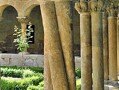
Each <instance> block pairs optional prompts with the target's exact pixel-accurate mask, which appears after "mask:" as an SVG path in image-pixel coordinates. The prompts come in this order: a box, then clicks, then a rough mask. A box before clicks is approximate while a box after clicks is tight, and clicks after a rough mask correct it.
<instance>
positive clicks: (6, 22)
mask: <svg viewBox="0 0 119 90" xmlns="http://www.w3.org/2000/svg"><path fill="white" fill-rule="evenodd" d="M1 15H2V20H1V21H0V26H1V27H0V36H1V37H0V41H1V43H0V45H1V46H0V50H1V52H6V53H15V52H16V47H15V45H14V43H13V40H14V37H13V33H14V25H17V26H19V23H18V20H17V18H16V17H17V16H18V13H17V10H16V9H15V8H14V7H13V6H11V5H4V6H3V9H2V13H1Z"/></svg>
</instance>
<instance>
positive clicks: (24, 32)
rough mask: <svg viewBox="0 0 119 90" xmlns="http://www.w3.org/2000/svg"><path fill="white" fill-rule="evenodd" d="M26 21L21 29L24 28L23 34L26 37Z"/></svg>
mask: <svg viewBox="0 0 119 90" xmlns="http://www.w3.org/2000/svg"><path fill="white" fill-rule="evenodd" d="M26 26H27V24H26V23H21V29H22V36H23V37H25V36H26Z"/></svg>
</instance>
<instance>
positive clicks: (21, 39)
mask: <svg viewBox="0 0 119 90" xmlns="http://www.w3.org/2000/svg"><path fill="white" fill-rule="evenodd" d="M31 26H32V24H31V23H29V26H28V29H26V32H27V33H26V32H25V33H26V36H23V35H22V29H19V28H18V27H17V26H16V25H15V26H14V34H13V35H14V36H15V37H16V38H15V39H14V41H13V42H14V43H16V45H15V46H17V49H18V50H20V51H21V52H23V51H26V49H27V48H29V44H28V43H29V42H32V41H29V40H30V38H33V36H31V33H32V32H33V29H32V28H31Z"/></svg>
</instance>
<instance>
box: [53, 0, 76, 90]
mask: <svg viewBox="0 0 119 90" xmlns="http://www.w3.org/2000/svg"><path fill="white" fill-rule="evenodd" d="M71 4H72V1H70V0H67V1H65V0H59V1H55V7H56V15H57V19H58V29H59V34H60V39H61V45H62V49H63V56H64V61H65V67H66V72H67V77H68V83H69V90H76V80H75V66H74V62H75V60H74V56H73V33H72V31H73V30H72V25H73V24H72V16H71V14H72V11H71Z"/></svg>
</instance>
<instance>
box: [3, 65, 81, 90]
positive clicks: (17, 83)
mask: <svg viewBox="0 0 119 90" xmlns="http://www.w3.org/2000/svg"><path fill="white" fill-rule="evenodd" d="M75 73H76V88H77V89H76V90H80V88H81V82H80V78H81V72H80V69H79V68H78V69H76V71H75ZM1 81H2V82H1V90H44V87H43V86H44V77H43V68H42V67H17V66H1Z"/></svg>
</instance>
